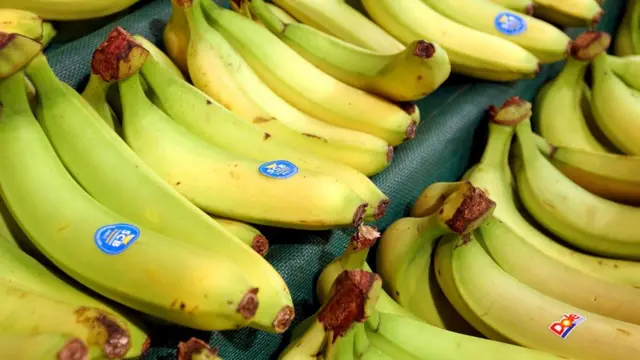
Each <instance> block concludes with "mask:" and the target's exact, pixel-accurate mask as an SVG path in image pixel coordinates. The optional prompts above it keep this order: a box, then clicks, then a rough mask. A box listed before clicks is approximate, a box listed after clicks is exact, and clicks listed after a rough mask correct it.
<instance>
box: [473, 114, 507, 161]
mask: <svg viewBox="0 0 640 360" xmlns="http://www.w3.org/2000/svg"><path fill="white" fill-rule="evenodd" d="M513 133H514V129H513V127H511V126H504V125H499V124H495V123H489V138H488V139H487V145H486V147H485V151H484V154H482V158H481V159H480V164H481V166H492V165H497V164H502V163H503V162H504V161H505V159H504V153H505V144H510V143H511V139H512V138H513ZM507 146H508V145H507Z"/></svg>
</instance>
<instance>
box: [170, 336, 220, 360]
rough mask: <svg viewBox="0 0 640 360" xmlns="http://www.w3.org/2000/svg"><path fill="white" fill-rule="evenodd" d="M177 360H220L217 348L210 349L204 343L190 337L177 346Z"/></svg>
mask: <svg viewBox="0 0 640 360" xmlns="http://www.w3.org/2000/svg"><path fill="white" fill-rule="evenodd" d="M177 360H222V358H221V357H219V356H218V348H217V347H216V348H213V349H212V348H211V347H210V346H209V344H207V343H205V342H204V341H202V340H200V339H197V338H194V337H192V338H191V339H189V340H188V341H185V342H182V341H181V342H180V343H179V344H178V359H177Z"/></svg>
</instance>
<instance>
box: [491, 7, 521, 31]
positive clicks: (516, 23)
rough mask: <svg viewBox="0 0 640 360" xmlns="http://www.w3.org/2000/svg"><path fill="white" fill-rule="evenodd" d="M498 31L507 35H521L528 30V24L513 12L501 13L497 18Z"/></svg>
mask: <svg viewBox="0 0 640 360" xmlns="http://www.w3.org/2000/svg"><path fill="white" fill-rule="evenodd" d="M495 25H496V29H498V31H500V32H501V33H503V34H506V35H519V34H522V33H523V32H525V31H526V30H527V22H526V21H525V20H524V19H523V18H521V17H520V16H518V15H516V14H514V13H511V12H501V13H499V14H498V15H497V16H496V20H495Z"/></svg>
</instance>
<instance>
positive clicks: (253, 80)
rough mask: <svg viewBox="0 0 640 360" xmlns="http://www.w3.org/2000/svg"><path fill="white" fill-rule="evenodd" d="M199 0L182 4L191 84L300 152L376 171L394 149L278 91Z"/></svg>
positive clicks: (370, 172) (368, 171)
mask: <svg viewBox="0 0 640 360" xmlns="http://www.w3.org/2000/svg"><path fill="white" fill-rule="evenodd" d="M200 4H201V1H199V0H194V1H193V2H191V1H187V2H184V3H183V6H184V10H183V11H184V12H185V15H186V16H187V22H188V23H189V27H190V31H191V35H190V39H191V41H190V44H189V54H188V56H187V58H188V59H187V60H188V62H189V69H190V75H191V80H192V81H193V84H194V85H195V86H196V87H197V88H198V89H200V90H202V91H203V92H205V93H206V94H207V95H209V96H211V97H212V98H213V99H214V100H216V101H217V102H218V103H220V104H222V105H224V106H225V107H226V108H227V109H229V110H231V111H232V112H234V113H235V114H237V115H239V116H240V117H241V118H242V119H244V120H245V121H247V122H249V123H251V124H254V125H256V126H258V127H260V128H262V129H263V130H264V131H266V132H268V133H269V134H272V135H275V136H277V137H280V138H281V139H283V140H284V141H286V142H287V144H289V145H290V146H291V147H294V148H296V149H298V150H299V151H302V152H305V153H308V154H311V155H314V156H318V157H321V158H326V159H329V160H331V161H335V162H340V163H343V164H345V165H347V166H350V167H353V168H354V169H356V170H358V171H360V172H362V173H364V174H365V175H374V174H376V173H379V172H381V171H382V170H383V169H385V168H386V167H387V166H388V165H389V163H390V161H391V159H392V154H393V149H392V148H391V147H390V146H389V144H388V143H387V142H385V141H384V140H382V139H380V138H377V137H375V136H372V135H370V134H367V133H364V132H359V131H354V130H350V129H343V128H341V127H338V126H335V125H331V124H327V123H325V122H323V121H320V120H318V119H315V118H313V117H311V116H309V115H306V114H305V113H303V112H302V111H300V110H298V109H297V108H295V107H293V106H292V105H290V104H289V103H287V102H286V101H285V100H284V99H282V98H281V97H279V96H278V95H277V94H275V93H274V92H273V91H272V90H271V89H270V88H269V87H268V86H267V85H266V84H265V83H264V82H263V81H262V80H261V79H260V78H259V77H258V75H257V74H256V73H255V72H254V71H253V70H252V69H251V67H249V65H248V64H247V62H246V61H245V60H244V59H243V58H242V57H241V56H240V54H238V52H237V51H236V50H234V49H233V47H232V46H231V45H230V44H229V43H228V42H227V41H226V40H225V38H224V37H223V36H222V35H221V34H219V33H218V32H217V31H216V30H215V29H213V28H212V27H211V26H209V24H208V23H207V21H206V19H205V17H204V14H203V13H202V8H201V6H200Z"/></svg>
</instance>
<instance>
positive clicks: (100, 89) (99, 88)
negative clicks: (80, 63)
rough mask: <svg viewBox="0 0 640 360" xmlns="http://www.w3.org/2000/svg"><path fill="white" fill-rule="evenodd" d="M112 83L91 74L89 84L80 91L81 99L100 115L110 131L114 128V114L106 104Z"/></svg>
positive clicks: (95, 74)
mask: <svg viewBox="0 0 640 360" xmlns="http://www.w3.org/2000/svg"><path fill="white" fill-rule="evenodd" d="M111 85H112V83H111V82H109V81H104V80H102V78H100V75H98V74H97V73H94V72H91V74H90V75H89V82H87V86H85V88H84V90H83V91H82V94H81V95H82V97H83V98H84V99H85V100H86V101H87V102H88V103H89V105H91V107H92V108H93V109H94V110H95V111H96V112H97V113H98V115H100V117H101V118H102V120H104V121H105V122H106V123H107V125H109V127H110V128H111V129H114V128H115V125H114V124H115V123H116V121H115V119H116V114H115V113H114V112H113V110H112V109H111V106H109V104H108V103H107V92H108V91H109V88H110V87H111Z"/></svg>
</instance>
